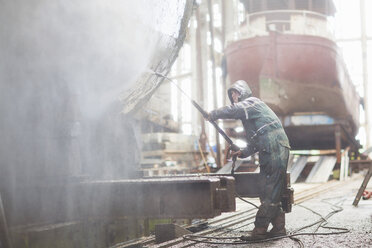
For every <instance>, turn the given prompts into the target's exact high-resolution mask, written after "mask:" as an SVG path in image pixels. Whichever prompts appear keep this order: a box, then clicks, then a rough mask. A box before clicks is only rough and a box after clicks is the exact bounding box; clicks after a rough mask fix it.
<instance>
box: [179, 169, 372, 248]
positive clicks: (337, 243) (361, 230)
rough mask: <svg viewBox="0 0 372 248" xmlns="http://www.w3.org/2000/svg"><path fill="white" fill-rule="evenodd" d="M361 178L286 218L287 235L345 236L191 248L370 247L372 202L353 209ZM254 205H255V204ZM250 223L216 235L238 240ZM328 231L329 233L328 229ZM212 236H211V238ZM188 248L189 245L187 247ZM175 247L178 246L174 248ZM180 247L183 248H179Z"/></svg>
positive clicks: (298, 207)
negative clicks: (320, 224) (290, 233)
mask: <svg viewBox="0 0 372 248" xmlns="http://www.w3.org/2000/svg"><path fill="white" fill-rule="evenodd" d="M362 180H363V177H362V176H361V175H356V176H353V178H352V179H349V180H348V181H346V182H345V183H341V184H340V186H338V187H336V188H332V189H331V190H330V191H328V192H326V193H322V194H320V195H318V196H316V197H314V198H312V199H310V200H307V201H304V202H302V203H301V204H298V205H294V206H293V209H292V212H291V213H289V214H286V218H287V222H286V227H287V231H288V232H292V233H293V232H295V233H313V232H317V233H331V232H347V233H342V234H332V235H330V234H328V235H311V234H310V235H304V236H297V237H296V238H298V239H299V240H300V242H297V241H294V240H292V239H289V238H284V239H280V240H275V241H269V242H264V243H256V244H240V245H232V244H223V243H224V242H232V241H233V240H223V239H220V240H214V241H218V242H221V243H220V244H206V243H194V244H191V247H372V199H369V200H362V199H361V200H360V202H359V205H358V207H354V206H353V205H352V203H353V201H354V198H355V196H356V194H357V191H358V189H359V187H360V185H361V183H362ZM312 186H313V185H311V184H299V185H294V188H295V190H296V188H299V189H302V190H303V189H306V187H308V188H310V187H312ZM367 190H372V182H369V185H368V186H367ZM256 203H257V202H256ZM244 204H246V203H244V202H241V201H237V208H238V209H239V208H243V207H244ZM322 218H323V219H327V220H324V222H323V224H322V226H319V224H317V225H314V226H312V227H309V228H306V229H303V230H300V231H299V229H300V228H302V227H304V226H308V225H310V224H312V223H314V222H316V221H318V220H322ZM252 222H253V219H250V220H249V221H246V222H245V223H242V225H240V227H238V225H235V226H232V227H229V228H227V229H230V230H227V233H225V234H221V235H218V236H220V237H223V236H230V237H231V236H234V237H239V236H241V235H244V234H246V233H247V231H248V230H251V229H252V228H253V223H252ZM330 227H331V229H329V228H330ZM211 235H213V234H211ZM189 245H190V243H189ZM174 247H178V245H176V246H174ZM179 247H183V245H180V246H179Z"/></svg>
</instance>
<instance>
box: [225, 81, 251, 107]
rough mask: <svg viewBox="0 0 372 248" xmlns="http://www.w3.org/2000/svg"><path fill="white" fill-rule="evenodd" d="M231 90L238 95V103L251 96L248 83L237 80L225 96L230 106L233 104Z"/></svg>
mask: <svg viewBox="0 0 372 248" xmlns="http://www.w3.org/2000/svg"><path fill="white" fill-rule="evenodd" d="M231 90H236V91H238V92H239V93H240V97H239V102H240V101H242V100H244V99H246V98H248V97H250V96H252V91H251V88H249V86H248V83H247V82H246V81H244V80H238V81H236V82H235V83H233V84H232V85H231V87H230V88H229V89H228V90H227V94H228V96H229V99H230V102H231V104H233V103H234V102H233V99H232V97H231Z"/></svg>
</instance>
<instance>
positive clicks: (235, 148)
mask: <svg viewBox="0 0 372 248" xmlns="http://www.w3.org/2000/svg"><path fill="white" fill-rule="evenodd" d="M153 73H154V74H155V75H156V76H159V77H162V78H165V79H167V80H168V81H170V82H171V83H173V84H174V85H175V86H176V88H177V89H178V90H179V91H180V92H181V93H182V94H183V95H184V96H186V98H188V99H189V100H190V101H191V104H192V105H194V107H195V108H196V109H197V110H198V111H199V112H200V113H201V114H202V116H203V117H204V118H205V119H206V120H208V121H209V123H211V124H212V125H213V127H214V128H215V129H216V130H217V131H218V133H219V134H221V135H222V137H223V138H224V139H225V140H226V142H227V143H229V148H228V152H227V155H228V156H229V154H231V152H237V151H239V150H240V148H239V147H238V146H237V145H235V144H234V142H233V141H232V140H231V139H230V138H229V136H227V134H226V133H225V132H224V131H223V130H222V129H221V128H220V127H219V126H218V124H217V123H216V122H215V121H213V120H211V119H210V118H209V115H208V113H207V112H206V111H205V110H204V109H203V108H202V107H201V106H200V105H199V104H198V103H197V102H196V101H195V100H193V99H191V97H189V96H188V95H187V94H186V93H185V92H184V91H183V90H182V89H181V88H180V87H179V86H178V85H177V84H176V83H175V82H174V81H173V80H172V79H170V78H169V77H167V76H165V75H163V74H160V73H158V72H154V71H153ZM237 156H238V155H232V166H231V174H234V169H235V162H236V159H237Z"/></svg>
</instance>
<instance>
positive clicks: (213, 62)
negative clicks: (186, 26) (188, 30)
mask: <svg viewBox="0 0 372 248" xmlns="http://www.w3.org/2000/svg"><path fill="white" fill-rule="evenodd" d="M212 8H213V7H212V3H211V0H208V13H209V32H210V34H211V45H210V58H211V62H212V80H213V105H214V108H217V80H216V61H215V58H214V25H213V9H212ZM216 147H217V152H216V153H217V166H218V167H221V145H220V136H219V133H218V131H217V130H216Z"/></svg>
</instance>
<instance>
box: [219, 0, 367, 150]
mask: <svg viewBox="0 0 372 248" xmlns="http://www.w3.org/2000/svg"><path fill="white" fill-rule="evenodd" d="M241 2H242V3H243V4H244V7H245V11H246V20H245V22H243V24H242V25H241V26H240V27H239V29H238V30H237V31H235V32H234V33H232V34H230V35H229V39H228V42H227V46H226V49H225V56H226V63H227V71H228V74H229V79H230V82H235V81H236V80H240V79H243V80H245V81H247V82H248V84H249V86H250V87H251V88H252V91H253V95H254V96H256V97H259V98H260V99H262V100H263V101H264V102H265V103H267V104H268V105H269V106H270V107H271V108H272V109H273V110H274V112H275V113H276V114H277V115H278V117H279V118H280V119H281V121H282V124H283V126H284V128H285V131H286V133H287V135H288V137H289V140H290V144H291V147H292V149H294V150H314V149H315V150H316V149H320V150H323V149H335V148H336V147H338V148H346V147H348V146H350V147H352V148H354V150H357V149H358V147H359V142H358V141H357V140H356V139H355V136H356V134H357V132H358V129H359V104H360V97H359V95H358V94H357V92H356V89H355V86H354V85H353V83H352V81H351V79H350V76H349V74H348V71H347V68H346V65H345V63H344V60H343V57H342V53H341V51H340V49H339V48H338V46H337V44H336V42H335V39H334V36H333V32H332V28H331V25H330V18H331V17H332V16H333V15H334V14H335V11H336V9H335V6H334V3H333V1H331V0H325V1H311V0H308V1H306V0H296V1H269V0H263V1H259V0H250V1H248V0H242V1H241ZM337 137H340V138H337ZM338 150H339V149H338Z"/></svg>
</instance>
